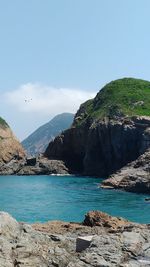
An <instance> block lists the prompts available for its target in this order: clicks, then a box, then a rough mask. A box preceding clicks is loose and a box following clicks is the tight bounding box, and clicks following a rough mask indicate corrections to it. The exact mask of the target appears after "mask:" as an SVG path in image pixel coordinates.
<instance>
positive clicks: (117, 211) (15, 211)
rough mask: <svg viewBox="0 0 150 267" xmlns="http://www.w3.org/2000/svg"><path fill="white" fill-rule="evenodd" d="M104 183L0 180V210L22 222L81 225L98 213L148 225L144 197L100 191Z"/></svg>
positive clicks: (83, 179) (60, 178)
mask: <svg viewBox="0 0 150 267" xmlns="http://www.w3.org/2000/svg"><path fill="white" fill-rule="evenodd" d="M102 180H103V179H100V178H90V177H81V176H55V175H52V176H40V175H38V176H0V210H1V211H6V212H9V213H10V214H11V215H12V216H13V217H14V218H16V219H17V220H18V221H21V222H27V223H35V222H46V221H51V220H62V221H69V222H82V221H83V220H84V216H85V214H86V213H87V212H88V211H90V210H100V211H103V212H106V213H109V214H110V215H113V216H120V217H124V218H126V219H129V220H131V221H134V222H138V223H150V202H146V201H145V198H146V197H147V195H144V194H135V193H128V192H123V191H119V190H104V189H101V188H100V184H101V182H102Z"/></svg>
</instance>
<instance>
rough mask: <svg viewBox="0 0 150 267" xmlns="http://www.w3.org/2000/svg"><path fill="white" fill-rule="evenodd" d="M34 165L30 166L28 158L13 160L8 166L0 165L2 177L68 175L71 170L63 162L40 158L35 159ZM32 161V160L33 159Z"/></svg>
mask: <svg viewBox="0 0 150 267" xmlns="http://www.w3.org/2000/svg"><path fill="white" fill-rule="evenodd" d="M34 159H35V161H34V164H30V163H29V160H28V158H24V159H22V160H14V159H13V160H11V161H10V162H8V163H6V164H4V163H3V164H0V174H1V175H13V174H15V175H50V174H59V175H64V174H65V175H68V174H69V170H68V168H67V167H66V165H65V163H64V162H63V161H61V160H48V159H47V158H44V157H40V158H34ZM31 160H32V158H31Z"/></svg>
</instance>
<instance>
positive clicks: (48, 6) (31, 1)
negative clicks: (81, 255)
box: [0, 0, 150, 140]
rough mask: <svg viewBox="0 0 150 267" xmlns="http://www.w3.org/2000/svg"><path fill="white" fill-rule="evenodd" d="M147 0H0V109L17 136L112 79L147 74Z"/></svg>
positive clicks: (149, 42)
mask: <svg viewBox="0 0 150 267" xmlns="http://www.w3.org/2000/svg"><path fill="white" fill-rule="evenodd" d="M149 10H150V1H149V0H142V1H141V0H13V1H12V0H5V1H3V0H0V74H1V75H0V116H2V117H3V118H4V119H6V121H7V122H8V123H9V125H10V126H11V128H12V129H13V131H14V133H15V134H16V136H17V137H18V138H19V140H22V139H24V138H25V137H27V136H28V135H29V134H30V133H32V132H33V131H34V130H35V129H36V128H37V127H39V126H40V125H42V124H44V123H46V122H47V121H49V120H50V119H51V118H52V117H53V116H55V115H57V114H59V113H62V112H73V113H75V112H76V111H77V109H78V107H79V106H80V104H81V103H82V102H84V101H86V100H87V99H89V98H93V97H94V96H95V95H96V93H97V92H98V91H99V90H100V89H101V88H102V86H104V85H105V84H106V83H108V82H110V81H111V80H115V79H118V78H122V77H136V78H142V79H145V80H150V16H149Z"/></svg>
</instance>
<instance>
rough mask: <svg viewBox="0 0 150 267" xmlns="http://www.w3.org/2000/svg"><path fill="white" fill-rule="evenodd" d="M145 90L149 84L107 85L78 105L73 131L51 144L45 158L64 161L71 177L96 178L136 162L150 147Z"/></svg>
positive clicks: (148, 98)
mask: <svg viewBox="0 0 150 267" xmlns="http://www.w3.org/2000/svg"><path fill="white" fill-rule="evenodd" d="M147 88H148V90H149V88H150V83H149V82H146V81H142V80H137V79H131V78H130V79H127V78H126V79H121V80H117V81H113V82H111V83H110V84H108V85H106V86H105V87H104V88H103V89H102V90H101V91H100V92H99V93H98V94H97V96H96V97H95V98H94V99H92V100H89V101H87V102H85V103H84V104H82V105H81V107H80V109H79V110H78V112H77V114H76V116H75V119H74V123H73V125H72V127H71V128H70V129H68V130H66V131H64V132H63V133H62V134H61V135H59V136H58V137H56V138H55V139H54V140H53V141H52V142H50V144H49V146H48V148H47V149H46V151H45V154H44V155H45V157H47V158H49V159H56V160H63V161H65V163H66V164H67V167H68V169H69V170H70V172H72V173H81V174H84V175H90V176H99V177H108V176H109V175H111V174H113V173H114V172H116V171H117V170H119V169H120V168H122V167H123V166H125V165H126V164H128V163H129V162H131V161H133V160H136V159H137V158H138V157H139V156H140V155H141V154H143V153H144V152H145V151H146V149H147V148H149V147H150V116H149V115H150V106H149V102H148V101H150V90H149V91H148V90H147ZM141 92H142V94H141ZM141 101H142V102H141ZM141 103H142V104H141Z"/></svg>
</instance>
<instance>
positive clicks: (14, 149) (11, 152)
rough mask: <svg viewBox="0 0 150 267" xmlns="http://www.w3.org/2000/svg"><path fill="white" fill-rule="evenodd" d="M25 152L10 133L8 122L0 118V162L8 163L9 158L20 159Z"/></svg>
mask: <svg viewBox="0 0 150 267" xmlns="http://www.w3.org/2000/svg"><path fill="white" fill-rule="evenodd" d="M24 157H25V152H24V150H23V148H22V146H21V144H20V143H19V141H18V140H17V139H16V137H15V136H14V134H13V133H12V131H11V129H10V127H9V126H8V124H7V123H6V122H5V121H4V120H3V119H0V164H1V165H2V164H8V163H9V162H10V161H11V160H20V159H22V158H24Z"/></svg>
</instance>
